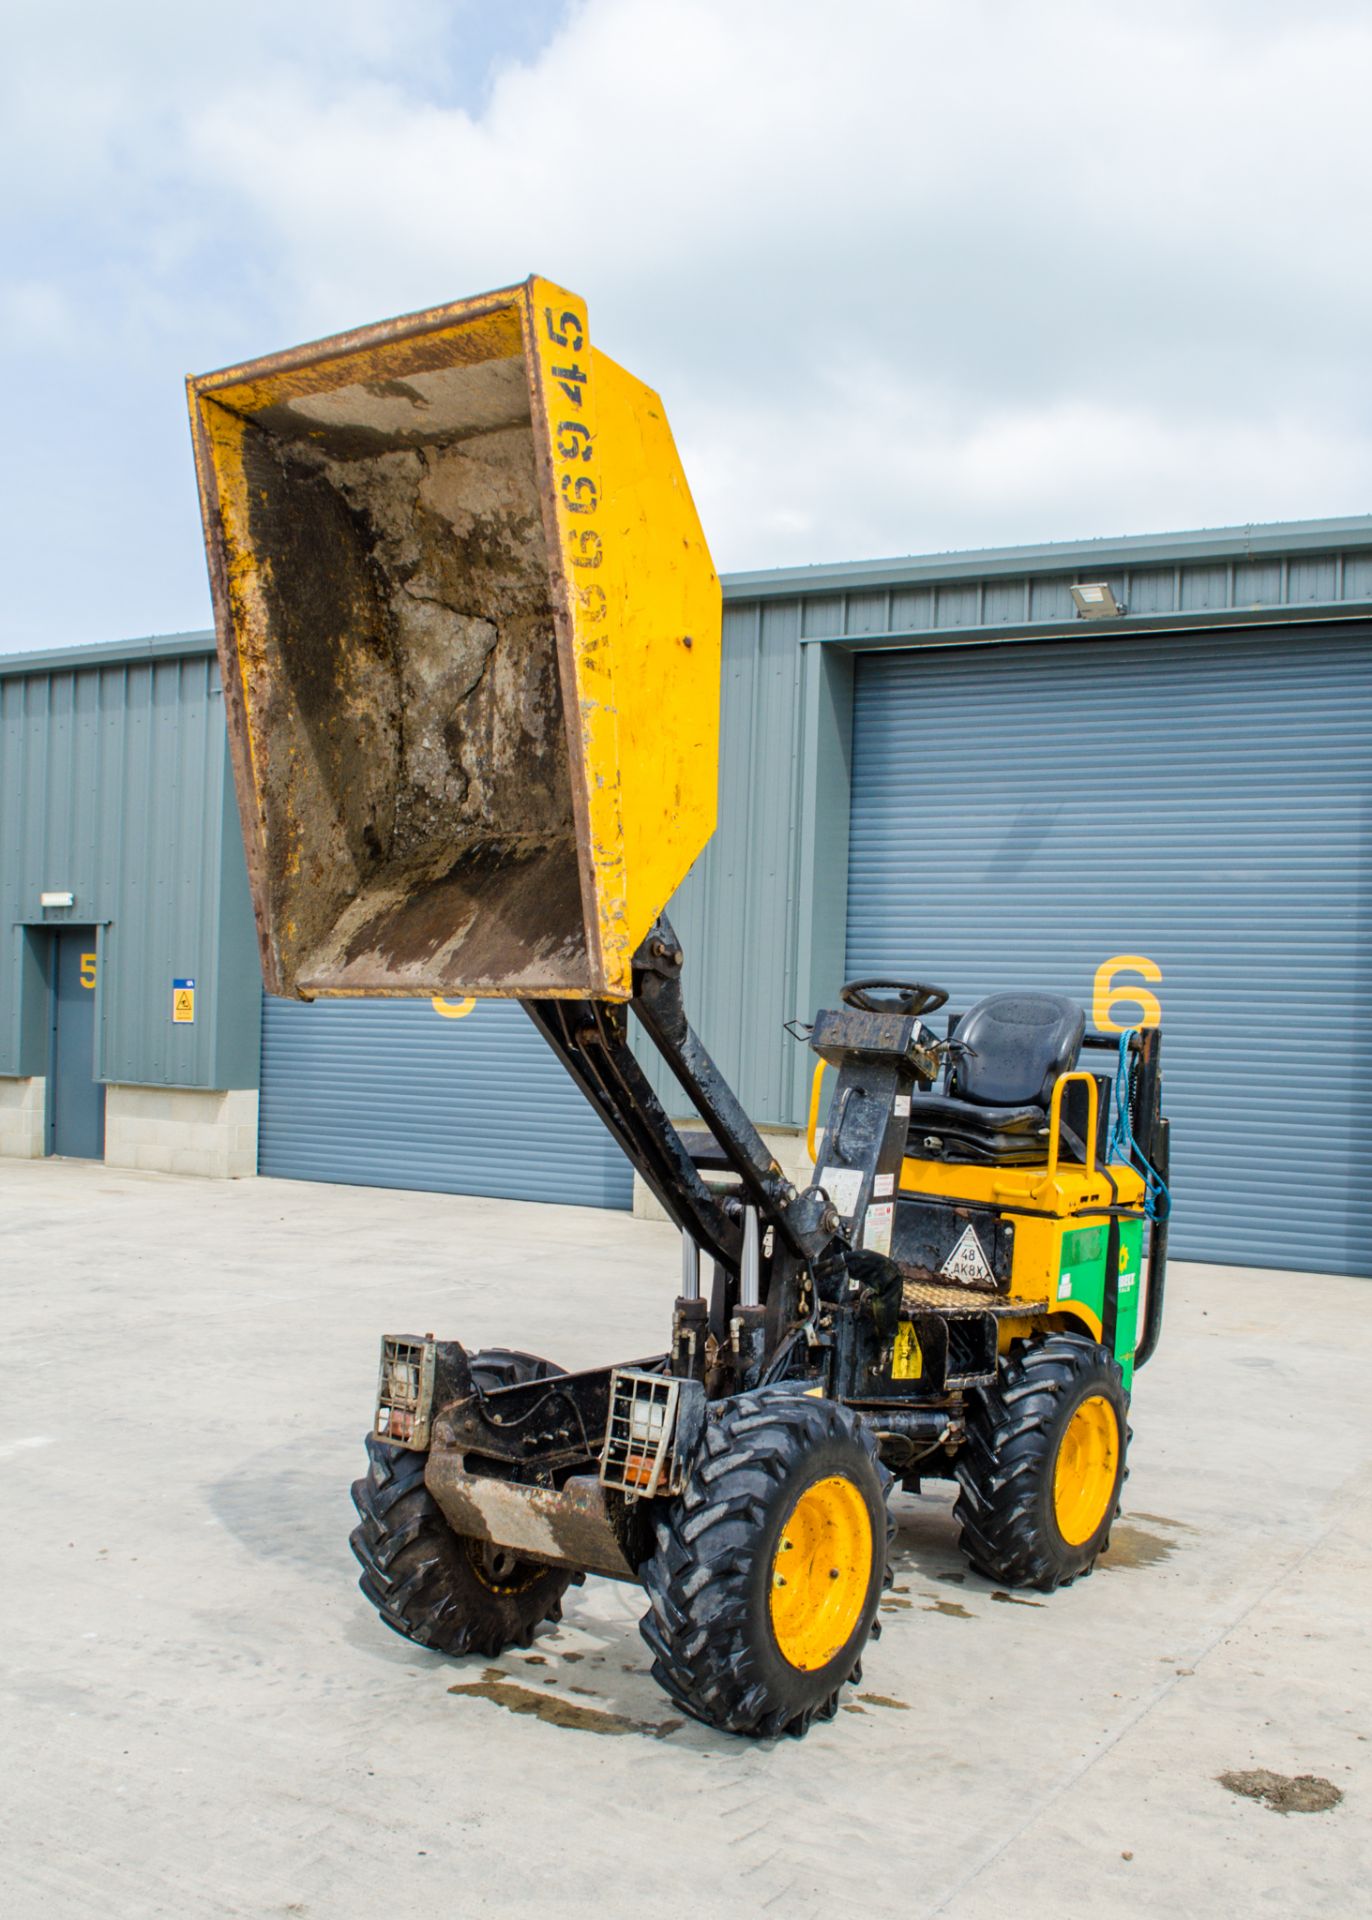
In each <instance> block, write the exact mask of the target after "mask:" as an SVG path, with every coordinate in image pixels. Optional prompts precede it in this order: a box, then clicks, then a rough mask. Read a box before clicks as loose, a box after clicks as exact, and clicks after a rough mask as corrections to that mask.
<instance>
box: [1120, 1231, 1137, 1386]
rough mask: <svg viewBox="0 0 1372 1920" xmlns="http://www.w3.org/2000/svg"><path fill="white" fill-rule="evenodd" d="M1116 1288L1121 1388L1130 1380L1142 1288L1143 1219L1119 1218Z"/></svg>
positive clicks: (1131, 1380) (1127, 1384)
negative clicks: (1118, 1269)
mask: <svg viewBox="0 0 1372 1920" xmlns="http://www.w3.org/2000/svg"><path fill="white" fill-rule="evenodd" d="M1119 1262H1120V1291H1119V1306H1118V1309H1117V1311H1116V1315H1115V1358H1116V1359H1117V1360H1118V1361H1119V1363H1120V1366H1121V1367H1122V1368H1123V1370H1124V1391H1125V1392H1126V1393H1128V1392H1129V1391H1130V1390H1131V1389H1132V1387H1133V1384H1134V1348H1135V1347H1136V1346H1137V1344H1138V1326H1139V1294H1140V1293H1141V1292H1142V1290H1143V1222H1142V1220H1121V1221H1120V1251H1119Z"/></svg>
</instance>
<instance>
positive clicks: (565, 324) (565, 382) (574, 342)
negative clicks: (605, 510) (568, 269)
mask: <svg viewBox="0 0 1372 1920" xmlns="http://www.w3.org/2000/svg"><path fill="white" fill-rule="evenodd" d="M543 326H544V331H545V332H546V334H547V336H548V339H549V341H550V342H551V344H552V345H553V346H555V347H557V348H559V349H560V352H559V353H558V354H557V355H552V354H550V355H549V356H548V379H549V381H550V383H551V387H552V393H551V396H550V397H551V398H553V399H554V400H556V399H558V397H559V396H560V397H561V399H562V400H563V401H565V402H566V405H565V406H561V407H559V409H558V414H559V416H560V417H558V418H556V419H555V420H554V423H553V454H554V456H555V459H556V462H557V468H558V472H557V491H558V498H559V499H560V500H561V502H562V508H563V511H564V513H566V514H567V515H569V516H572V515H574V516H575V521H574V523H573V524H571V525H568V526H567V528H566V546H567V560H568V563H569V565H570V566H572V567H574V568H575V569H576V570H577V571H578V572H581V573H586V572H589V571H591V570H592V569H594V568H596V567H599V566H600V565H602V563H603V561H604V558H605V548H604V542H603V540H602V538H601V532H600V528H599V527H598V526H596V525H594V524H588V522H594V520H595V517H596V515H597V514H598V513H599V511H600V482H599V478H598V476H597V474H596V472H595V470H594V461H595V433H594V430H593V428H592V426H591V423H590V422H589V421H588V420H587V419H585V418H584V417H578V416H584V415H585V414H586V413H588V412H589V411H590V405H591V399H592V395H591V388H590V382H591V373H590V354H589V353H588V352H587V350H586V329H585V325H584V323H583V321H582V319H581V316H580V315H579V314H578V313H576V312H575V311H574V310H573V309H572V308H570V307H564V308H563V309H562V311H561V312H558V311H556V310H555V309H554V308H552V307H545V308H544V309H543ZM576 595H577V602H578V612H579V614H580V617H581V619H582V620H583V621H585V622H586V623H588V624H590V625H597V624H598V623H599V622H601V621H602V620H604V618H605V615H606V610H607V606H608V602H607V600H606V595H605V589H604V588H603V587H601V586H599V585H593V584H591V583H590V582H587V581H579V582H578V583H577V587H576Z"/></svg>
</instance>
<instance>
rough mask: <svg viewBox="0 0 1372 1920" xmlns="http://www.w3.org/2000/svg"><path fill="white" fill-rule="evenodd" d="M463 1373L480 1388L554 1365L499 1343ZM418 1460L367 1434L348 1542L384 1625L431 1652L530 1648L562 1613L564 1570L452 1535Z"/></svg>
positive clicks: (553, 1370) (550, 1371)
mask: <svg viewBox="0 0 1372 1920" xmlns="http://www.w3.org/2000/svg"><path fill="white" fill-rule="evenodd" d="M471 1369H472V1377H473V1379H474V1380H475V1381H476V1383H477V1385H478V1386H479V1387H482V1388H483V1389H489V1388H492V1387H508V1386H515V1385H518V1384H520V1383H522V1382H524V1381H527V1380H546V1379H551V1378H553V1377H554V1376H555V1375H557V1374H559V1373H560V1372H561V1371H562V1369H561V1368H560V1367H555V1366H553V1365H552V1363H551V1362H550V1361H547V1360H538V1359H535V1357H534V1356H533V1355H532V1354H528V1353H515V1352H512V1351H510V1350H509V1349H507V1348H503V1347H493V1348H489V1349H487V1350H486V1351H484V1352H482V1353H476V1354H473V1355H472V1358H471ZM427 1459H428V1455H427V1454H425V1453H416V1452H414V1451H413V1450H412V1449H411V1448H408V1447H392V1446H387V1445H386V1443H385V1441H383V1440H378V1439H377V1438H376V1437H375V1435H372V1434H369V1435H368V1437H367V1461H368V1468H367V1472H366V1474H365V1475H364V1477H363V1478H362V1479H361V1480H356V1481H354V1482H353V1489H352V1496H353V1505H354V1506H355V1507H356V1508H357V1514H358V1524H357V1526H356V1527H354V1528H353V1531H352V1533H351V1535H350V1536H349V1542H348V1544H349V1545H350V1546H351V1548H352V1550H353V1552H354V1554H356V1556H357V1559H358V1562H359V1563H360V1565H361V1568H362V1576H361V1578H360V1580H359V1581H358V1585H359V1586H360V1587H361V1589H362V1591H363V1593H364V1594H365V1595H366V1596H367V1598H368V1600H370V1601H371V1603H372V1605H373V1606H374V1607H375V1608H376V1610H377V1612H378V1613H379V1614H380V1615H381V1618H382V1619H383V1620H384V1621H385V1623H386V1625H387V1626H388V1627H390V1628H391V1629H392V1630H393V1631H394V1632H396V1633H398V1634H401V1635H402V1636H403V1637H404V1638H405V1639H406V1640H413V1641H414V1642H415V1643H416V1645H418V1646H421V1647H428V1648H430V1649H431V1650H432V1651H433V1652H434V1653H449V1654H464V1653H480V1654H486V1655H487V1656H494V1655H496V1654H498V1653H503V1652H504V1650H505V1648H506V1647H512V1646H517V1647H527V1646H529V1645H530V1644H531V1642H532V1640H533V1637H534V1633H535V1630H536V1629H537V1628H538V1627H539V1626H540V1625H541V1624H542V1622H543V1621H545V1620H560V1619H561V1617H562V1596H563V1595H564V1594H565V1593H566V1591H567V1587H568V1585H569V1583H570V1581H571V1579H572V1575H571V1574H570V1573H567V1572H564V1571H562V1570H561V1569H559V1568H556V1567H545V1566H542V1565H540V1564H538V1563H537V1562H535V1561H532V1560H521V1559H519V1558H518V1557H517V1556H516V1555H515V1554H513V1553H510V1552H509V1551H508V1550H507V1549H505V1548H504V1547H498V1546H496V1545H494V1544H493V1543H492V1542H490V1541H488V1540H473V1539H469V1538H467V1537H466V1536H465V1535H463V1534H459V1533H455V1532H454V1531H453V1529H452V1528H451V1527H450V1526H449V1525H448V1522H447V1521H446V1520H445V1519H444V1517H443V1513H442V1510H441V1509H440V1507H439V1505H438V1503H437V1501H436V1500H435V1499H434V1497H433V1495H432V1494H431V1493H430V1492H429V1490H428V1488H427V1487H426V1486H425V1485H424V1465H425V1462H426V1460H427Z"/></svg>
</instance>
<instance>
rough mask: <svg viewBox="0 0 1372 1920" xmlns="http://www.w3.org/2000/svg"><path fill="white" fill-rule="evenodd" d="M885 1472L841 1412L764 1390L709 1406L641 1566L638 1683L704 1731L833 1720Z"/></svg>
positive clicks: (869, 1624) (846, 1675) (880, 1526)
mask: <svg viewBox="0 0 1372 1920" xmlns="http://www.w3.org/2000/svg"><path fill="white" fill-rule="evenodd" d="M889 1483H890V1475H889V1474H888V1473H887V1472H886V1471H885V1469H884V1468H883V1467H882V1466H881V1464H880V1462H879V1461H878V1459H877V1454H876V1447H875V1445H874V1443H873V1441H872V1439H871V1438H870V1436H869V1435H868V1434H867V1433H866V1432H864V1430H863V1428H862V1427H861V1425H860V1424H859V1422H858V1421H857V1420H856V1419H855V1418H854V1417H853V1415H852V1414H851V1413H849V1412H848V1411H847V1409H846V1408H844V1407H842V1406H838V1405H835V1404H834V1403H833V1402H832V1401H827V1400H821V1399H812V1398H809V1397H808V1396H806V1395H804V1394H801V1393H798V1392H797V1391H795V1390H794V1389H793V1388H787V1387H763V1388H759V1389H758V1390H757V1391H755V1392H753V1393H748V1394H742V1395H740V1396H739V1397H738V1398H737V1399H732V1400H725V1401H721V1402H718V1403H716V1405H715V1406H713V1407H712V1408H711V1409H710V1413H709V1417H708V1419H707V1422H706V1426H705V1433H704V1436H703V1439H702V1441H701V1445H700V1449H699V1451H698V1452H697V1454H696V1458H695V1461H694V1463H693V1465H692V1468H691V1473H690V1477H689V1479H688V1481H687V1483H686V1486H685V1488H684V1489H683V1491H682V1493H681V1494H680V1496H679V1497H678V1498H677V1499H675V1500H673V1501H671V1502H670V1503H669V1504H667V1505H666V1506H665V1507H664V1509H663V1511H662V1512H661V1513H660V1514H659V1515H658V1517H657V1519H656V1523H655V1527H656V1545H655V1550H654V1552H653V1553H652V1555H651V1557H650V1558H649V1559H648V1561H647V1562H646V1563H645V1565H644V1566H643V1567H642V1568H641V1569H640V1572H641V1575H642V1579H643V1585H644V1588H645V1591H646V1593H647V1596H648V1612H647V1613H646V1614H645V1615H644V1617H643V1620H642V1622H641V1625H640V1631H641V1632H642V1635H643V1638H644V1639H645V1640H646V1642H647V1643H648V1646H649V1648H650V1649H651V1651H652V1654H653V1676H654V1678H655V1679H656V1680H657V1681H658V1683H659V1685H660V1686H661V1687H662V1688H663V1689H664V1690H665V1691H666V1693H667V1694H668V1695H669V1696H670V1697H671V1699H672V1700H674V1701H675V1702H676V1704H677V1705H678V1706H679V1707H680V1708H682V1710H683V1711H684V1712H686V1713H689V1714H691V1715H692V1716H693V1717H694V1718H695V1719H697V1720H703V1721H704V1722H705V1723H706V1725H707V1726H711V1727H716V1728H719V1729H720V1730H722V1731H724V1732H728V1733H740V1734H749V1735H752V1736H754V1737H756V1738H761V1739H767V1738H771V1737H774V1736H775V1735H778V1734H782V1733H788V1734H792V1735H795V1736H796V1737H799V1736H800V1735H802V1734H803V1733H805V1731H806V1730H807V1728H808V1727H809V1725H810V1723H811V1721H812V1720H814V1719H815V1718H816V1717H818V1718H822V1719H832V1718H833V1716H834V1713H835V1711H836V1709H837V1707H838V1697H839V1692H840V1689H841V1688H842V1687H843V1685H844V1682H845V1681H847V1680H850V1679H856V1678H857V1677H858V1676H859V1674H860V1672H861V1668H860V1664H859V1663H860V1660H861V1656H862V1652H863V1649H864V1647H865V1646H866V1644H867V1641H868V1638H869V1636H870V1635H871V1633H872V1631H873V1626H874V1622H875V1620H876V1611H877V1603H878V1601H879V1600H880V1598H881V1592H882V1588H883V1587H884V1586H886V1585H889V1583H890V1574H889V1571H888V1542H889V1535H890V1525H889V1521H888V1518H887V1512H886V1488H887V1486H888V1485H889Z"/></svg>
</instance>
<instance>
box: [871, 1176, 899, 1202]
mask: <svg viewBox="0 0 1372 1920" xmlns="http://www.w3.org/2000/svg"><path fill="white" fill-rule="evenodd" d="M895 1190H896V1176H895V1175H894V1174H893V1173H879V1174H878V1175H877V1177H876V1179H875V1180H874V1181H873V1182H872V1198H873V1199H874V1200H889V1199H890V1198H891V1195H892V1194H893V1193H894V1192H895Z"/></svg>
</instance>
